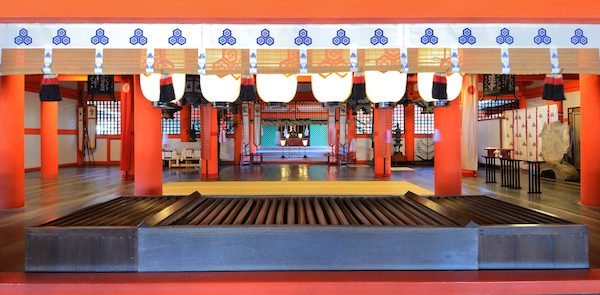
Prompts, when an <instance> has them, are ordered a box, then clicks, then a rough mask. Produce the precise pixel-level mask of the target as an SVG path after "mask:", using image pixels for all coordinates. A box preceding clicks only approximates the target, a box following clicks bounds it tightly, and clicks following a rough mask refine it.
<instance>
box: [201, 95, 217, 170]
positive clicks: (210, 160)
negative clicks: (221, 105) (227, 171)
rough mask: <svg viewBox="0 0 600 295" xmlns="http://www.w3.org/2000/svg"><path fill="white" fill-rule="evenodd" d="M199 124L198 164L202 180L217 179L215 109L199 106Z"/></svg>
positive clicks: (209, 106) (206, 105)
mask: <svg viewBox="0 0 600 295" xmlns="http://www.w3.org/2000/svg"><path fill="white" fill-rule="evenodd" d="M200 108H201V110H200V116H201V117H200V120H201V121H200V122H201V126H203V127H201V128H202V132H201V139H200V143H201V145H202V146H201V147H200V151H201V153H202V163H201V164H200V166H201V167H200V169H201V177H202V178H208V179H211V178H217V177H218V176H219V150H218V149H219V143H218V140H219V122H218V121H217V109H216V108H214V107H213V106H212V105H209V104H205V105H201V106H200Z"/></svg>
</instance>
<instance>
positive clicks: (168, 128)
mask: <svg viewBox="0 0 600 295" xmlns="http://www.w3.org/2000/svg"><path fill="white" fill-rule="evenodd" d="M180 129H181V117H180V116H179V112H176V113H175V114H173V118H172V119H165V118H163V119H162V133H163V134H179V132H180Z"/></svg>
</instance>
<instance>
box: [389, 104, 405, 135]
mask: <svg viewBox="0 0 600 295" xmlns="http://www.w3.org/2000/svg"><path fill="white" fill-rule="evenodd" d="M398 129H400V133H404V106H403V105H401V104H399V105H397V106H396V107H395V108H394V115H393V117H392V132H396V130H398Z"/></svg>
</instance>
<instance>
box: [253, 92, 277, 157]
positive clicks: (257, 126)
mask: <svg viewBox="0 0 600 295" xmlns="http://www.w3.org/2000/svg"><path fill="white" fill-rule="evenodd" d="M260 112H261V109H260V104H258V103H256V104H254V145H255V146H257V147H259V146H260V145H261V142H260V141H261V139H262V121H261V117H260ZM277 144H279V143H277Z"/></svg>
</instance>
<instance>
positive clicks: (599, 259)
mask: <svg viewBox="0 0 600 295" xmlns="http://www.w3.org/2000/svg"><path fill="white" fill-rule="evenodd" d="M413 168H414V170H405V171H393V172H392V177H391V178H390V179H387V180H382V181H406V182H410V183H412V184H414V185H416V186H419V187H422V188H425V189H428V190H432V191H433V168H432V167H413ZM482 173H483V172H482ZM218 180H221V181H307V180H311V181H320V180H330V181H336V180H343V181H365V182H366V183H367V184H371V183H373V184H374V185H375V183H376V182H373V181H374V180H375V179H374V178H373V172H372V169H371V168H369V167H338V166H327V165H294V164H282V165H261V166H253V167H237V166H223V167H221V169H220V176H219V179H218ZM218 180H217V181H218ZM164 181H165V183H168V182H197V181H200V180H199V172H198V170H195V169H172V170H169V171H165V172H164ZM369 181H370V182H369ZM25 183H26V187H25V198H26V207H25V208H24V209H20V210H12V211H10V210H9V211H4V212H0V237H1V238H0V271H22V270H23V261H24V228H25V227H28V226H33V225H38V224H41V223H43V222H46V221H49V220H51V219H54V218H56V217H59V216H61V215H64V214H66V213H69V212H72V211H74V210H76V209H79V208H83V207H86V206H89V205H91V204H95V203H99V202H104V201H107V200H109V199H112V198H115V197H117V196H119V195H127V194H132V193H133V182H131V181H125V182H123V181H121V173H120V171H119V168H118V167H117V166H112V167H96V168H62V169H60V176H59V178H58V179H56V180H49V181H42V180H40V177H39V172H30V173H26V180H25ZM521 183H522V184H525V185H526V184H527V179H526V175H523V179H522V182H521ZM306 185H310V184H308V183H307V184H306ZM542 192H543V193H542V194H540V195H528V194H527V188H526V187H524V188H523V189H521V190H514V189H507V188H502V187H500V184H486V183H485V178H484V177H483V176H480V177H464V178H463V194H468V195H476V194H484V195H488V196H491V197H494V198H498V199H501V200H505V201H508V202H511V203H514V204H517V205H521V206H524V207H528V208H532V209H538V210H541V211H544V212H546V213H550V214H552V215H555V216H557V217H559V218H563V219H566V220H569V221H572V222H576V223H584V224H588V225H589V227H590V235H589V236H590V263H591V266H592V267H600V208H593V207H587V206H582V205H581V204H580V203H579V185H578V184H572V183H564V182H554V181H551V180H542ZM399 193H402V192H399Z"/></svg>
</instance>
